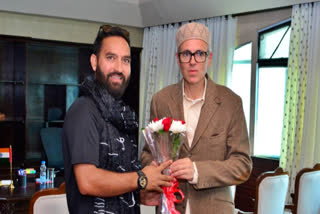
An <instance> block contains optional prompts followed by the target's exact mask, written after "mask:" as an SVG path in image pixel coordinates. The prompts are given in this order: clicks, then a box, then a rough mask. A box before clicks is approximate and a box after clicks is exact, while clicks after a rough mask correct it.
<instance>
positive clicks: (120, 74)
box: [107, 71, 126, 79]
mask: <svg viewBox="0 0 320 214" xmlns="http://www.w3.org/2000/svg"><path fill="white" fill-rule="evenodd" d="M114 74H116V75H119V76H121V78H123V79H126V78H125V76H124V75H123V73H121V72H118V71H115V72H112V73H109V74H108V75H107V79H109V77H111V76H112V75H114Z"/></svg>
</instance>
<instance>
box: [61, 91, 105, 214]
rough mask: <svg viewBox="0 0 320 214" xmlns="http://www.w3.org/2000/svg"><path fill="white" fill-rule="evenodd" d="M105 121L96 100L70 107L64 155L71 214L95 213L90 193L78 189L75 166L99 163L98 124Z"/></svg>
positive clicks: (85, 100)
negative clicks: (88, 194) (87, 194)
mask: <svg viewBox="0 0 320 214" xmlns="http://www.w3.org/2000/svg"><path fill="white" fill-rule="evenodd" d="M103 123H104V121H103V120H102V118H101V114H100V113H99V111H98V110H97V108H96V106H95V104H94V102H93V101H92V100H91V99H90V98H88V97H80V98H78V99H77V100H76V101H75V102H74V103H73V104H72V106H71V107H70V109H69V111H68V113H67V115H66V118H65V122H64V126H63V134H62V140H63V157H64V167H65V169H64V170H65V171H64V173H65V180H66V192H67V201H68V207H69V211H70V213H71V214H81V213H84V214H88V213H93V199H94V197H91V196H84V195H81V193H80V192H79V189H78V186H77V183H76V179H75V175H74V172H73V165H74V164H79V163H88V164H93V165H95V166H97V167H98V166H99V130H98V129H99V127H102V124H103Z"/></svg>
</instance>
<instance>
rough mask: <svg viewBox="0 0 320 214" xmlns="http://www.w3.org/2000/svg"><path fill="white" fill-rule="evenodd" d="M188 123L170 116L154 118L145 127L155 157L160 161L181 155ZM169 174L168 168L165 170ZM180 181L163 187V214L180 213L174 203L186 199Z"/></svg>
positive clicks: (144, 132) (161, 211)
mask: <svg viewBox="0 0 320 214" xmlns="http://www.w3.org/2000/svg"><path fill="white" fill-rule="evenodd" d="M185 132H186V124H185V122H184V121H182V120H175V119H171V118H169V117H165V118H162V119H160V120H159V119H158V118H156V119H154V120H153V121H151V122H150V123H149V124H148V126H147V127H146V128H144V129H143V135H144V138H145V140H146V142H147V144H148V145H149V148H150V151H151V154H152V157H153V159H154V160H155V161H156V162H157V163H158V164H160V163H162V162H164V161H167V160H170V159H172V160H176V159H177V158H178V156H179V151H180V147H181V145H182V144H183V142H184V138H185ZM164 173H165V174H169V172H168V169H166V170H164ZM178 186H179V182H178V181H177V180H174V181H173V184H172V186H171V187H162V189H163V193H162V195H161V205H160V209H159V210H160V213H161V214H180V213H179V212H178V211H177V210H176V209H175V205H174V203H175V202H176V203H179V202H181V201H182V200H183V199H184V195H183V193H182V191H181V190H180V189H178ZM175 193H178V194H180V196H181V199H177V198H176V195H175Z"/></svg>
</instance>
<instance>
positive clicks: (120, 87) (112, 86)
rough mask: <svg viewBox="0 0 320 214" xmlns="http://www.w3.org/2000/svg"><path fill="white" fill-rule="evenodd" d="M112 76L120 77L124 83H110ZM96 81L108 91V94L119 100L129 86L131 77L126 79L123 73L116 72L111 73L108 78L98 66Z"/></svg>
mask: <svg viewBox="0 0 320 214" xmlns="http://www.w3.org/2000/svg"><path fill="white" fill-rule="evenodd" d="M112 75H118V76H119V77H120V78H121V79H122V83H114V82H111V81H110V78H111V77H112ZM96 79H97V80H98V82H99V83H100V84H101V85H102V86H103V87H104V88H106V89H107V90H108V92H109V93H110V94H111V95H112V96H113V97H114V98H116V99H119V98H121V97H122V95H123V94H124V92H125V90H126V88H127V87H128V85H129V81H130V75H129V76H128V78H127V79H126V78H125V76H124V75H123V74H122V73H121V72H117V71H114V72H112V73H109V74H108V75H107V76H105V75H104V74H103V72H102V71H101V69H100V67H99V66H97V70H96Z"/></svg>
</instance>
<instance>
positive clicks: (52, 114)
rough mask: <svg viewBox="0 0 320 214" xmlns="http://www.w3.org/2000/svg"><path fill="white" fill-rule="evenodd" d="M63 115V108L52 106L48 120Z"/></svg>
mask: <svg viewBox="0 0 320 214" xmlns="http://www.w3.org/2000/svg"><path fill="white" fill-rule="evenodd" d="M61 116H62V110H61V109H60V108H57V107H52V108H49V109H48V121H51V120H60V119H61Z"/></svg>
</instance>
